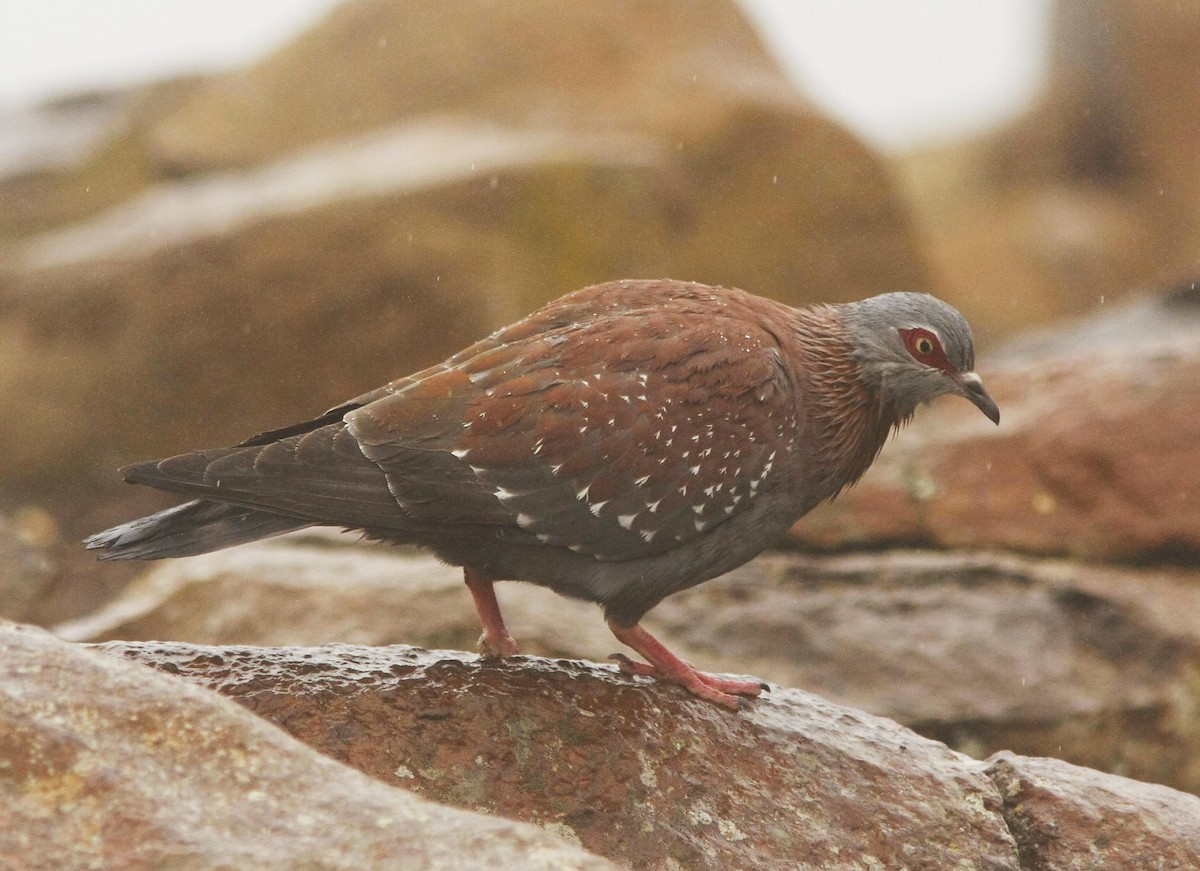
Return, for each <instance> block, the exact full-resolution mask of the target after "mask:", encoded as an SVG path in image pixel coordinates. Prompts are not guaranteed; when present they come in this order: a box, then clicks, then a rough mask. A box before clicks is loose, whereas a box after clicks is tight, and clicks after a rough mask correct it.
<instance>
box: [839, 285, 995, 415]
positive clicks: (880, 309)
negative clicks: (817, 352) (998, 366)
mask: <svg viewBox="0 0 1200 871" xmlns="http://www.w3.org/2000/svg"><path fill="white" fill-rule="evenodd" d="M844 318H845V320H844V322H845V324H846V327H847V329H848V330H849V332H850V337H851V341H852V343H853V345H854V351H855V355H856V357H857V362H858V366H859V372H860V374H861V376H862V378H863V379H864V381H866V382H867V383H868V384H869V385H871V387H873V388H874V389H875V390H876V391H877V393H878V394H879V397H880V399H881V401H882V402H883V403H884V405H885V406H887V407H889V408H891V409H892V410H893V411H894V413H895V415H896V417H897V418H898V419H900V420H907V419H908V418H909V417H911V416H912V414H913V412H914V411H915V410H916V408H917V406H919V405H922V404H924V403H927V402H930V401H932V400H934V399H936V398H937V397H939V396H943V395H946V394H953V395H955V396H961V397H963V398H964V399H966V400H968V401H969V402H971V403H973V404H974V405H975V407H976V408H978V409H979V410H980V411H982V412H983V413H984V414H985V415H987V417H988V418H989V419H990V420H991V421H992V422H993V423H996V424H998V423H1000V409H999V408H998V407H997V406H996V403H995V401H994V400H993V399H992V398H991V397H990V396H989V395H988V393H987V391H986V390H985V389H984V387H983V381H982V380H981V379H980V377H979V376H978V375H977V374H975V371H974V369H975V345H974V342H973V340H972V338H971V328H970V326H968V325H967V322H966V319H965V318H963V316H962V315H961V314H959V313H958V311H957V310H955V309H954V307H953V306H950V305H947V304H946V303H944V302H942V301H941V300H940V299H937V298H935V297H932V296H930V295H929V294H926V293H885V294H882V295H880V296H873V297H871V298H870V299H865V300H863V301H861V302H856V303H850V304H848V305H847V306H846V309H845V316H844Z"/></svg>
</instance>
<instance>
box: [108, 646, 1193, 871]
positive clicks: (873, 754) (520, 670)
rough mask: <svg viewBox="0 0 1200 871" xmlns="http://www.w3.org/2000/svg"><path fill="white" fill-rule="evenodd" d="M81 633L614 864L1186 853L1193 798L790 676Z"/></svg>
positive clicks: (364, 765)
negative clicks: (969, 744)
mask: <svg viewBox="0 0 1200 871" xmlns="http://www.w3.org/2000/svg"><path fill="white" fill-rule="evenodd" d="M100 649H102V650H104V651H106V652H109V653H112V654H117V655H122V656H126V657H131V658H133V659H136V660H138V661H140V662H144V663H148V664H151V665H154V666H155V667H156V668H160V669H162V670H165V671H168V672H170V673H172V674H174V675H177V676H181V677H186V678H187V679H188V680H190V681H195V682H197V683H200V684H202V685H204V686H207V687H211V688H214V689H217V690H219V691H220V692H222V693H223V694H226V695H228V696H229V697H231V698H234V699H236V700H238V701H239V702H241V703H242V704H244V705H246V706H247V707H248V708H250V709H251V710H253V711H255V712H256V713H258V714H260V715H261V716H263V717H266V718H267V719H269V720H271V721H273V722H275V723H278V724H279V725H280V726H282V727H283V728H284V729H285V730H286V731H288V732H290V733H291V734H292V735H294V736H296V737H298V738H300V739H301V740H302V741H304V742H305V743H308V744H310V745H311V746H313V747H315V748H317V749H319V750H320V751H321V752H323V753H326V754H328V755H330V756H332V757H334V758H335V759H339V760H342V761H345V762H347V763H348V764H350V765H353V766H355V767H358V768H360V769H361V770H363V771H365V772H367V773H369V774H371V775H372V776H374V777H377V778H379V779H380V780H383V781H385V782H387V783H392V784H396V785H401V786H405V787H406V788H409V789H412V790H413V791H414V792H417V793H418V794H420V795H422V796H425V797H428V798H434V799H436V800H438V801H442V802H446V803H449V804H453V805H457V806H459V807H463V808H468V809H475V810H484V811H486V812H488V813H494V814H500V815H504V816H509V817H515V818H518V819H522V820H528V821H535V822H537V823H539V824H540V825H542V826H544V827H546V828H550V829H551V830H554V831H558V832H561V833H563V834H566V835H568V836H574V837H577V838H578V839H579V840H580V841H581V842H582V843H583V845H584V846H585V847H587V848H589V849H591V850H593V851H595V852H597V853H600V854H602V855H605V856H607V857H608V858H611V859H614V860H616V861H618V862H620V863H622V865H624V866H626V867H633V868H646V869H678V868H695V869H705V868H714V869H716V868H720V869H748V868H762V869H776V868H785V867H786V868H814V869H815V868H821V869H851V868H872V867H878V868H901V867H907V868H955V867H972V868H981V869H985V868H986V869H994V871H1000V869H1024V868H1044V867H1045V868H1049V867H1080V868H1083V867H1104V868H1122V869H1124V868H1128V869H1134V868H1137V869H1141V868H1181V869H1182V868H1188V867H1193V866H1195V865H1196V864H1197V863H1200V799H1198V798H1197V797H1196V796H1192V795H1186V794H1184V793H1178V792H1175V791H1173V790H1170V789H1167V788H1165V787H1153V786H1147V785H1145V784H1140V783H1137V782H1134V781H1129V780H1125V779H1124V778H1120V777H1114V776H1112V775H1105V774H1100V773H1098V772H1095V771H1089V770H1087V769H1081V768H1076V767H1074V766H1070V765H1067V764H1065V763H1059V762H1056V761H1054V760H1030V759H1025V758H1023V757H1017V756H1014V755H1012V754H1005V755H1004V756H1001V757H998V758H996V759H992V760H989V762H988V763H987V764H981V763H978V762H975V761H973V760H970V759H968V758H966V757H964V756H961V755H959V754H957V753H954V752H952V751H950V750H948V749H947V748H946V747H945V746H944V745H941V744H939V743H936V742H933V741H929V740H926V739H924V738H920V737H918V736H917V735H915V734H913V733H911V732H909V731H908V730H906V729H903V728H901V727H900V726H898V725H896V724H895V723H893V722H891V721H888V720H882V719H879V718H876V717H871V716H868V715H866V714H861V713H859V712H856V711H854V710H851V709H847V708H841V707H838V706H836V705H832V704H830V703H828V702H825V701H823V700H821V699H819V698H817V697H814V696H811V695H808V694H806V693H802V692H799V691H796V690H780V689H775V690H773V691H772V693H771V694H770V695H769V696H768V697H765V698H762V699H759V700H757V701H755V702H753V703H751V704H750V706H749V708H748V710H746V711H743V712H742V713H740V714H731V713H729V712H726V711H722V710H718V709H715V708H714V707H712V706H711V705H709V704H708V703H706V702H702V701H700V700H697V699H694V698H692V697H690V696H688V695H687V694H686V692H684V691H683V690H682V689H680V688H678V687H672V686H665V685H661V684H651V683H648V682H646V681H645V680H644V679H641V678H638V679H630V678H627V677H624V676H622V675H620V674H618V673H617V671H616V670H615V668H600V667H596V666H592V665H588V664H585V663H579V662H567V661H557V662H555V661H550V660H544V659H538V658H527V659H524V660H515V661H511V662H509V663H506V664H503V665H494V664H481V663H479V662H477V661H475V660H474V659H473V658H471V657H466V658H464V657H463V656H461V655H457V654H452V653H446V652H436V653H427V652H423V651H414V650H412V649H410V648H401V647H391V648H359V647H350V646H333V647H326V648H246V647H194V646H189V645H178V644H176V645H171V644H152V643H151V644H121V643H116V642H113V643H109V644H106V645H103V646H102V647H101V648H100ZM1060 820H1062V821H1064V822H1063V823H1060ZM1068 820H1069V824H1066V822H1065V821H1068ZM1039 856H1040V857H1045V859H1046V864H1036V862H1034V861H1033V859H1034V857H1039ZM1053 862H1061V863H1062V864H1052V863H1053ZM1089 863H1090V864H1089Z"/></svg>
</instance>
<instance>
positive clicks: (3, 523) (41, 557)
mask: <svg viewBox="0 0 1200 871" xmlns="http://www.w3.org/2000/svg"><path fill="white" fill-rule="evenodd" d="M37 520H38V518H36V517H33V516H31V515H21V514H20V513H18V515H17V516H16V517H11V518H10V517H5V516H2V515H0V618H3V617H7V618H9V619H11V620H28V619H29V618H30V616H31V615H32V614H33V613H34V612H35V611H37V609H38V604H39V602H40V601H41V599H43V598H44V597H45V596H46V595H47V592H48V590H49V587H50V586H51V584H52V582H53V574H52V572H51V570H50V565H49V563H48V562H47V560H46V557H45V554H44V552H43V548H42V547H39V546H38V545H39V543H40V542H39V540H38V537H37V533H38V531H39V530H38V528H37ZM23 521H24V522H23Z"/></svg>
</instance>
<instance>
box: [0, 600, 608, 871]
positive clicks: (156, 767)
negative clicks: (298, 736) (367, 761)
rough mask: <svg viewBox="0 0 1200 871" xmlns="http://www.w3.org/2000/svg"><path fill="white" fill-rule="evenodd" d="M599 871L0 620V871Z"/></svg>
mask: <svg viewBox="0 0 1200 871" xmlns="http://www.w3.org/2000/svg"><path fill="white" fill-rule="evenodd" d="M489 865H490V866H493V867H508V868H516V867H520V868H544V869H547V871H549V869H564V868H575V869H593V868H594V869H601V868H612V867H614V866H612V865H610V864H609V863H607V862H604V861H603V860H601V859H599V858H596V857H594V856H589V855H588V854H586V853H585V852H584V851H583V850H580V849H578V848H576V847H574V846H571V845H569V844H567V843H565V842H563V841H562V840H561V839H560V838H558V837H555V836H554V835H552V834H548V833H546V832H543V831H539V830H537V829H535V828H533V827H531V826H525V825H520V824H517V823H512V822H508V821H506V820H501V819H497V818H495V817H485V816H481V815H478V814H468V813H464V812H462V811H458V810H452V809H450V808H444V807H438V806H437V805H434V804H431V803H430V802H428V801H425V800H423V799H420V798H417V797H415V796H413V795H412V794H411V793H409V792H407V791H404V790H400V789H395V788H392V787H389V786H385V785H384V784H382V783H380V782H379V781H378V780H375V779H372V778H369V777H365V776H363V775H362V774H360V773H359V772H357V771H353V770H351V769H350V768H347V767H345V766H343V765H340V764H338V763H336V762H334V761H332V760H330V759H329V758H327V757H326V756H322V755H320V754H318V753H315V752H313V751H312V750H311V749H309V748H307V747H304V746H303V745H301V744H299V743H297V742H295V741H293V740H291V739H290V738H288V737H287V736H286V735H284V734H283V733H282V732H280V731H278V730H277V729H275V728H273V727H271V726H269V725H268V724H266V723H264V722H263V721H262V720H261V719H259V718H258V717H255V716H253V715H251V714H249V713H247V712H246V711H245V710H244V709H243V708H241V707H238V706H237V705H233V704H232V703H229V702H228V701H226V700H225V699H222V698H220V697H219V696H217V695H215V694H212V693H209V692H207V691H205V690H202V689H200V688H198V687H196V686H194V685H189V684H187V683H185V682H183V681H180V680H177V679H174V678H170V677H167V676H165V675H162V674H157V673H155V672H152V671H151V670H149V669H146V668H143V667H142V666H139V665H136V664H134V663H132V662H128V661H124V660H121V659H118V658H115V657H111V656H103V655H100V654H98V653H95V652H92V651H87V650H83V649H81V648H79V647H78V646H74V645H68V644H64V643H63V642H61V641H58V640H56V639H53V638H52V637H51V636H49V635H48V634H46V633H45V632H42V631H41V630H38V629H34V628H32V627H22V626H16V625H14V624H11V623H0V866H3V867H5V868H28V869H55V871H59V869H74V868H106V869H142V868H145V869H158V868H187V869H208V868H211V869H217V868H239V869H284V868H288V869H292V868H306V869H309V868H311V869H347V871H349V869H376V868H377V869H392V868H412V869H417V868H420V869H426V868H431V869H432V868H437V869H447V871H449V869H467V868H479V867H486V866H489Z"/></svg>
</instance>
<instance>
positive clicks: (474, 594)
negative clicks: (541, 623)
mask: <svg viewBox="0 0 1200 871" xmlns="http://www.w3.org/2000/svg"><path fill="white" fill-rule="evenodd" d="M463 579H464V580H465V581H466V582H467V589H468V590H470V591H471V598H472V599H474V600H475V610H476V611H478V612H479V622H480V623H482V624H483V634H482V635H481V636H479V655H480V656H482V657H484V658H485V659H500V658H503V657H505V656H512V655H513V654H515V653H516V652H517V642H515V641H513V637H512V636H511V635H509V634H508V629H507V628H506V627H505V625H504V615H502V614H501V613H500V603H499V602H497V601H496V590H495V588H494V587H493V581H492V579H491V578H489V577H488V576H487V575H485V574H484V573H483V572H481V571H478V570H477V569H472V568H466V567H464V568H463Z"/></svg>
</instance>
